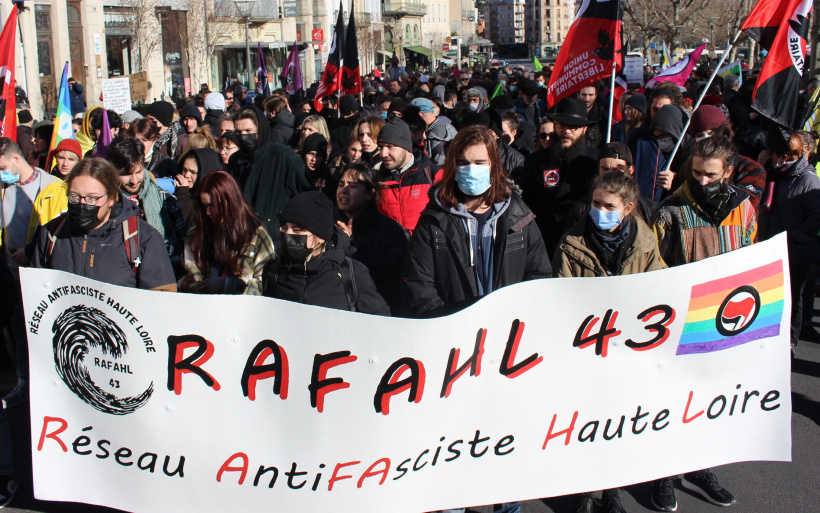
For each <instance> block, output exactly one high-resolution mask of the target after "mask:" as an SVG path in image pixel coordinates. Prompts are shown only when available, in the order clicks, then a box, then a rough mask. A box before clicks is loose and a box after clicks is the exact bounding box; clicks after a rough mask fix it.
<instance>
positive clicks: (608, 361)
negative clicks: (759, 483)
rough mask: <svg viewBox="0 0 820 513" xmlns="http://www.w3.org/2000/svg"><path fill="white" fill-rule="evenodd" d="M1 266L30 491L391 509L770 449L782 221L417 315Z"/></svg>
mask: <svg viewBox="0 0 820 513" xmlns="http://www.w3.org/2000/svg"><path fill="white" fill-rule="evenodd" d="M21 275H22V281H23V294H24V304H25V315H26V321H27V329H28V336H29V355H30V360H31V422H32V432H31V437H32V453H33V454H32V459H33V470H34V490H35V495H36V497H37V498H39V499H45V500H61V501H76V502H85V503H93V504H100V505H105V506H109V507H114V508H118V509H122V510H126V511H134V512H175V513H176V512H187V511H197V512H217V511H226V510H229V511H262V510H267V509H270V508H274V509H276V510H277V511H322V510H325V511H328V510H333V511H364V512H377V511H383V510H385V509H387V510H390V511H393V512H399V513H401V512H408V513H409V512H420V511H432V510H438V509H443V508H454V507H464V506H472V505H480V504H494V503H500V502H508V501H513V500H528V499H534V498H539V497H549V496H557V495H566V494H571V493H577V492H583V491H588V490H599V489H607V488H615V487H619V486H625V485H629V484H633V483H639V482H644V481H649V480H652V479H656V478H660V477H665V476H670V475H676V474H679V473H683V472H688V471H693V470H699V469H702V468H707V467H712V466H716V465H721V464H726V463H731V462H737V461H748V460H773V461H788V460H790V458H791V456H790V452H791V431H790V429H791V399H790V398H791V394H790V384H789V379H790V361H789V311H790V304H789V297H790V295H789V277H788V257H787V250H786V237H785V235H782V236H779V237H777V238H776V239H774V240H772V241H768V242H764V243H760V244H757V245H755V246H752V247H750V248H744V249H741V250H737V251H734V252H731V253H728V254H726V255H722V256H718V257H714V258H710V259H706V260H704V261H701V262H697V263H694V264H689V265H686V266H683V267H678V268H673V269H668V270H663V271H656V272H652V273H646V274H640V275H633V276H624V277H613V278H594V279H593V278H584V279H553V280H539V281H532V282H526V283H522V284H518V285H515V286H511V287H506V288H503V289H500V290H497V291H495V292H493V293H492V294H490V295H489V296H487V297H486V298H484V299H482V300H481V301H479V302H478V303H476V304H474V305H472V306H470V307H469V308H467V309H465V310H462V311H461V312H459V313H456V314H453V315H450V316H447V317H443V318H438V319H429V320H411V319H396V318H384V317H375V316H369V315H364V314H360V313H353V312H347V311H337V310H328V309H323V308H319V307H313V306H305V305H301V304H297V303H291V302H285V301H278V300H273V299H267V298H259V297H247V296H237V297H227V296H196V295H183V294H168V293H158V292H149V291H142V290H134V289H127V288H122V287H116V286H110V285H107V284H103V283H99V282H95V281H91V280H87V279H84V278H81V277H77V276H74V275H69V274H65V273H61V272H58V271H50V270H36V269H21ZM658 455H662V457H659V456H658Z"/></svg>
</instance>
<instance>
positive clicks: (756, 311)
mask: <svg viewBox="0 0 820 513" xmlns="http://www.w3.org/2000/svg"><path fill="white" fill-rule="evenodd" d="M783 283H784V278H783V261H782V260H778V261H776V262H772V263H771V264H767V265H764V266H763V267H758V268H756V269H751V270H749V271H746V272H743V273H740V274H735V275H733V276H728V277H726V278H720V279H718V280H713V281H710V282H706V283H701V284H699V285H695V286H694V287H692V295H691V296H690V299H689V311H688V312H687V314H686V324H685V325H684V326H683V335H681V338H680V342H678V350H677V354H679V355H680V354H696V353H711V352H714V351H721V350H723V349H728V348H730V347H734V346H738V345H740V344H745V343H747V342H752V341H754V340H760V339H763V338H769V337H774V336H777V335H779V334H780V323H781V321H782V319H783V305H784V296H783V295H784V287H783Z"/></svg>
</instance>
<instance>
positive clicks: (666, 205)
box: [652, 107, 816, 511]
mask: <svg viewBox="0 0 820 513" xmlns="http://www.w3.org/2000/svg"><path fill="white" fill-rule="evenodd" d="M664 108H667V107H664ZM734 156H735V148H734V146H732V143H731V142H730V141H729V140H728V139H726V138H725V137H723V136H721V135H719V134H715V135H712V136H711V137H708V138H706V139H701V140H700V141H697V142H695V143H694V145H693V148H692V158H691V161H690V162H689V164H688V168H687V169H686V170H685V171H684V174H685V175H686V176H687V178H686V181H685V182H684V184H683V185H681V186H680V187H679V188H678V189H677V190H676V191H675V192H674V193H673V194H672V196H670V197H669V198H667V199H666V200H664V202H663V203H661V206H660V208H659V209H658V211H657V212H656V213H655V218H654V220H653V225H654V230H655V234H656V236H657V237H658V247H659V249H660V252H661V255H662V257H663V260H664V262H666V264H667V265H668V266H670V267H672V266H678V265H683V264H688V263H690V262H695V261H698V260H703V259H704V258H708V257H711V256H715V255H719V254H721V253H725V252H728V251H732V250H735V249H739V248H742V247H745V246H750V245H751V244H752V243H753V242H754V241H755V236H756V235H757V216H756V214H755V209H754V207H753V206H752V203H751V202H750V201H749V195H748V193H746V191H744V190H743V189H740V188H738V187H736V186H734V185H732V184H731V178H732V174H733V172H734V170H735V169H734V167H733V166H732V162H733V158H734ZM815 178H816V177H815ZM815 235H816V233H815ZM798 317H799V316H798ZM681 484H682V485H683V487H684V488H687V489H688V490H691V491H693V492H695V493H697V494H699V495H701V496H702V497H703V498H704V499H706V500H707V501H709V502H710V503H712V504H715V505H717V506H731V505H732V504H734V503H735V502H736V501H735V498H734V496H733V495H732V494H731V493H730V492H729V491H728V490H726V489H725V488H723V487H722V486H720V483H718V481H717V478H716V477H715V475H714V474H713V473H712V472H710V471H709V470H708V469H705V470H699V471H696V472H689V473H687V474H684V475H683V478H682V479H681ZM652 504H653V506H655V508H657V509H659V510H661V511H675V509H676V508H677V502H676V499H675V488H674V486H673V484H672V477H668V478H663V479H659V480H657V481H655V482H654V483H653V485H652Z"/></svg>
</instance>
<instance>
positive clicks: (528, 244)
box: [403, 185, 552, 317]
mask: <svg viewBox="0 0 820 513" xmlns="http://www.w3.org/2000/svg"><path fill="white" fill-rule="evenodd" d="M438 190H439V186H438V185H436V186H433V187H432V188H431V189H430V202H429V203H428V204H427V208H425V209H424V211H423V212H422V213H421V217H420V218H419V222H418V225H416V230H415V231H414V233H413V237H412V239H411V240H410V246H409V248H408V257H407V260H406V262H405V267H404V275H403V282H404V287H405V290H404V291H405V295H406V301H407V303H408V307H409V311H410V314H411V316H413V317H439V316H444V315H449V314H451V313H453V312H456V311H458V310H461V309H462V308H465V307H467V306H469V305H470V304H472V303H474V302H475V301H477V300H478V299H480V297H481V296H479V294H478V284H477V279H476V270H475V267H474V266H473V265H471V259H470V244H469V242H468V235H467V231H466V229H465V228H464V223H463V221H462V219H463V218H460V217H458V216H456V215H454V214H453V213H451V211H450V210H449V209H445V207H443V206H442V205H441V204H440V203H439V201H438V200H437V198H436V196H435V195H436V194H437V193H438ZM534 220H535V215H534V214H533V213H532V212H531V211H530V209H529V208H527V206H526V205H525V204H524V202H523V201H522V200H521V198H520V197H519V196H518V194H516V193H513V194H512V196H511V197H510V201H509V205H508V206H507V208H506V210H505V211H504V212H503V213H501V215H500V217H499V218H498V219H497V221H496V223H497V224H496V236H495V241H494V244H493V248H492V252H493V269H492V277H493V282H492V283H493V287H492V290H497V289H499V288H501V287H506V286H508V285H513V284H516V283H520V282H522V281H528V280H536V279H539V278H550V277H551V276H552V269H551V268H550V263H549V258H548V257H547V252H546V249H545V248H544V241H543V240H542V239H541V233H540V231H539V230H538V227H537V226H536V225H535V223H534Z"/></svg>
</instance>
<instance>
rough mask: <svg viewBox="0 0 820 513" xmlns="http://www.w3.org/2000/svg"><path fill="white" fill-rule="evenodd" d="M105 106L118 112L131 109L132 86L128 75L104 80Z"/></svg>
mask: <svg viewBox="0 0 820 513" xmlns="http://www.w3.org/2000/svg"><path fill="white" fill-rule="evenodd" d="M102 94H103V106H104V107H105V108H106V109H110V110H113V111H114V112H116V113H117V114H122V113H123V112H125V111H127V110H130V109H131V87H130V85H129V81H128V78H127V77H122V78H109V79H107V80H103V81H102Z"/></svg>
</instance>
